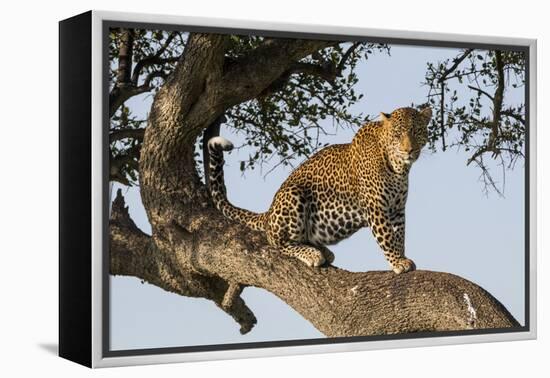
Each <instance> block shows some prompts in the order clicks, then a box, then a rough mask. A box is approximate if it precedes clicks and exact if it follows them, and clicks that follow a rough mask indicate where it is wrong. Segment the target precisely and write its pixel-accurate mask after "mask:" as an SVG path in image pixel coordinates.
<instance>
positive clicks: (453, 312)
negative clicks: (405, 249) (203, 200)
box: [111, 191, 518, 337]
mask: <svg viewBox="0 0 550 378" xmlns="http://www.w3.org/2000/svg"><path fill="white" fill-rule="evenodd" d="M209 215H213V216H214V218H213V219H206V217H205V218H204V219H202V220H201V221H200V223H201V224H199V225H197V226H196V227H194V228H193V229H192V231H190V230H189V229H182V228H180V227H179V226H169V227H167V228H165V229H164V230H163V234H164V235H166V239H163V240H161V241H157V243H156V246H157V247H153V244H152V242H151V239H150V238H149V237H148V236H147V235H145V234H144V233H142V232H141V231H140V230H139V229H138V228H137V227H136V226H135V224H134V223H133V222H132V221H131V219H130V218H129V216H128V211H127V208H126V207H125V206H124V200H123V198H122V195H121V193H120V191H119V192H118V193H117V198H116V199H115V201H114V204H113V208H112V210H111V273H112V274H120V275H129V276H135V277H138V278H140V279H142V280H145V281H147V282H150V283H151V284H153V285H156V286H159V287H161V288H163V289H165V290H167V291H170V292H174V293H177V294H180V295H183V296H191V297H204V298H207V299H210V300H213V301H214V302H215V303H216V304H217V305H218V306H219V307H220V308H221V309H223V310H224V311H226V312H228V313H229V314H230V315H231V316H232V317H233V318H234V319H236V320H237V321H238V323H239V324H240V325H241V331H246V330H249V329H250V328H251V327H252V326H253V324H254V323H255V322H256V320H255V318H254V317H253V315H252V313H251V311H250V310H249V309H248V308H247V307H246V305H245V304H244V302H243V301H242V299H241V298H240V296H239V295H240V292H241V290H242V285H244V286H255V287H259V288H263V289H266V290H268V291H270V292H271V293H273V294H275V295H277V296H278V297H279V298H281V299H282V300H283V301H285V302H286V303H287V304H288V305H290V306H291V307H293V308H294V309H295V310H296V311H298V312H299V313H300V314H301V315H302V316H303V317H304V318H305V319H307V320H308V321H310V322H311V323H312V324H313V325H314V326H315V327H316V328H317V329H318V330H319V331H320V332H322V333H323V334H325V335H327V336H332V337H336V336H365V335H381V334H396V333H399V334H404V333H411V332H422V331H444V330H467V329H483V328H505V327H515V326H518V323H517V322H516V321H515V320H514V318H513V317H512V316H511V315H510V314H509V313H508V311H507V310H506V309H505V308H504V307H503V306H502V305H501V304H500V303H499V302H498V301H497V300H496V299H495V298H493V297H492V296H491V295H490V294H489V293H487V292H486V291H485V290H483V289H482V288H480V287H479V286H477V285H475V284H473V283H471V282H469V281H466V280H464V279H462V278H460V277H457V276H454V275H452V274H448V273H438V272H429V271H415V272H411V273H407V274H402V275H395V274H393V272H382V271H380V272H376V271H373V272H366V273H352V272H348V271H345V270H342V269H338V268H336V267H333V266H330V267H328V268H321V269H311V268H309V267H307V266H305V265H304V264H300V263H299V262H297V261H296V260H295V259H293V258H290V257H287V256H285V255H283V254H281V253H279V252H278V251H277V250H274V249H273V248H272V247H270V246H269V245H268V244H267V242H266V241H265V239H264V238H263V237H262V236H261V235H259V234H258V233H255V232H252V231H249V230H244V229H243V228H242V227H241V226H237V225H235V224H231V223H230V222H228V221H227V220H225V219H223V218H219V217H218V216H217V215H216V212H214V211H212V214H209ZM202 222H205V223H202ZM206 223H207V224H208V225H209V227H208V228H207V227H206V226H205V224H206ZM205 234H209V235H215V236H214V237H209V238H206V237H204V236H205ZM228 283H230V284H228ZM237 283H239V284H237ZM472 309H473V311H474V313H472Z"/></svg>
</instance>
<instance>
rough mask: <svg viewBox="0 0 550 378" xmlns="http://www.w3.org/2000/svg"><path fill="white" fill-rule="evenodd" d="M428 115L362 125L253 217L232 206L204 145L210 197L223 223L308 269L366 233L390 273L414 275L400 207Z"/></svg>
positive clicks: (407, 112)
mask: <svg viewBox="0 0 550 378" xmlns="http://www.w3.org/2000/svg"><path fill="white" fill-rule="evenodd" d="M431 116H432V112H431V109H430V108H425V109H424V110H421V111H417V110H415V109H413V108H400V109H397V110H395V111H393V112H392V113H391V114H385V113H381V120H380V121H377V122H370V123H367V124H365V125H364V126H363V127H361V129H360V130H359V131H358V132H357V134H356V135H355V137H354V138H353V140H352V142H351V143H348V144H337V145H332V146H328V147H326V148H323V149H322V150H320V151H319V152H317V153H316V154H315V155H313V156H312V157H311V158H309V159H308V160H306V161H305V162H304V163H302V164H301V165H300V166H299V167H298V168H297V169H296V170H294V172H292V174H291V175H290V176H289V177H288V178H287V180H286V181H285V182H284V183H283V185H282V186H281V187H280V188H279V190H278V191H277V193H276V194H275V197H274V199H273V202H272V204H271V207H270V208H269V210H268V211H267V212H265V213H261V214H257V213H253V212H251V211H248V210H244V209H241V208H238V207H236V206H234V205H232V204H231V203H230V202H229V201H228V200H227V197H226V189H225V184H224V179H223V151H229V150H231V149H232V148H233V145H232V144H231V142H229V141H228V140H226V139H224V138H222V137H216V138H212V139H210V141H209V143H208V146H209V152H210V176H209V181H210V192H211V195H212V199H213V202H214V204H215V205H216V207H217V208H218V209H219V210H220V211H221V212H222V213H223V214H224V215H225V216H226V217H228V218H230V219H233V220H236V221H239V222H240V223H242V224H245V225H246V226H248V227H250V228H252V229H254V230H259V231H264V232H265V233H266V236H267V239H268V241H269V243H270V244H271V245H273V246H275V247H277V248H278V249H279V250H280V251H281V252H283V253H285V254H288V255H290V256H294V257H296V258H298V259H300V260H302V261H303V262H304V263H306V264H307V265H309V266H320V265H322V264H324V263H325V262H328V263H332V262H333V261H334V254H333V253H332V252H331V251H330V250H329V249H328V248H327V247H326V245H331V244H335V243H337V242H339V241H341V240H343V239H345V238H347V237H349V236H350V235H352V234H353V233H355V232H356V231H357V230H359V229H360V228H362V227H370V229H371V230H372V233H373V235H374V237H375V238H376V240H377V242H378V245H379V246H380V248H381V249H382V251H383V252H384V255H385V257H386V259H387V261H388V262H389V264H390V266H391V268H392V269H393V271H394V272H395V273H397V274H399V273H403V272H407V271H410V270H414V269H415V265H414V262H413V261H412V260H410V259H408V258H406V257H405V250H404V244H405V205H406V201H407V193H408V187H409V185H408V178H409V171H410V168H411V165H412V163H413V162H414V161H416V160H417V159H418V156H419V154H420V150H421V149H422V147H424V145H425V144H426V143H427V140H428V131H427V125H428V122H429V121H430V119H431Z"/></svg>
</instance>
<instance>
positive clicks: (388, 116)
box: [380, 113, 390, 122]
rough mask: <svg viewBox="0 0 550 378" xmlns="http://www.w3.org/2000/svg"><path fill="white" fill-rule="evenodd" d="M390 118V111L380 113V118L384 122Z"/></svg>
mask: <svg viewBox="0 0 550 378" xmlns="http://www.w3.org/2000/svg"><path fill="white" fill-rule="evenodd" d="M389 119H390V114H388V113H380V120H381V121H383V122H386V121H387V120H389Z"/></svg>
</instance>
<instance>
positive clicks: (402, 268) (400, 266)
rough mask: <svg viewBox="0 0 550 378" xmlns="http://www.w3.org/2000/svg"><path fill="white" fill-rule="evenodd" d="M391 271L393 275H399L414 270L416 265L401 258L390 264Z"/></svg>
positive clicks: (409, 260)
mask: <svg viewBox="0 0 550 378" xmlns="http://www.w3.org/2000/svg"><path fill="white" fill-rule="evenodd" d="M392 269H393V272H394V273H395V274H401V273H406V272H410V271H413V270H415V269H416V265H415V264H414V261H412V260H411V259H408V258H406V257H403V258H400V259H399V260H397V261H396V262H395V263H393V264H392Z"/></svg>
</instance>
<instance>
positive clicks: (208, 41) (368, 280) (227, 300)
mask: <svg viewBox="0 0 550 378" xmlns="http://www.w3.org/2000/svg"><path fill="white" fill-rule="evenodd" d="M225 43H226V40H225V37H224V36H221V35H213V34H208V35H203V34H193V35H191V36H190V37H189V41H188V45H187V48H186V52H185V54H184V56H183V57H182V59H181V61H180V62H179V63H178V65H177V67H176V69H175V71H174V74H173V75H172V76H171V77H170V79H169V80H168V81H167V83H166V84H165V85H164V86H163V87H162V88H161V89H160V90H159V92H158V94H157V95H156V97H155V100H154V102H153V105H152V108H151V113H150V116H149V120H148V126H147V128H146V132H145V136H144V140H143V146H142V149H141V160H140V190H141V194H142V201H143V204H144V206H145V209H146V211H147V215H148V218H149V221H150V223H151V226H152V235H151V236H148V235H145V234H144V233H142V232H141V231H140V230H139V229H138V228H137V227H136V226H135V224H134V223H133V222H132V220H131V219H130V218H129V216H128V212H127V209H126V208H125V205H124V200H123V198H122V195H121V193H120V192H119V193H118V194H117V198H116V200H115V203H114V204H113V208H112V213H111V227H110V233H111V249H110V253H111V273H112V274H123V275H130V276H135V277H139V278H141V279H143V280H146V281H148V282H150V283H151V284H153V285H156V286H159V287H161V288H164V289H165V290H168V291H171V292H175V293H178V294H181V295H184V296H191V297H203V298H207V299H210V300H212V301H214V302H215V303H216V304H217V305H218V306H219V307H220V308H221V309H222V310H224V311H225V312H227V313H228V314H229V315H231V316H232V317H233V318H234V319H235V320H236V321H237V322H238V323H239V324H240V326H241V332H243V333H245V332H248V331H249V330H250V329H251V328H252V327H253V326H254V324H255V323H256V318H255V317H254V315H253V313H252V312H251V310H250V309H249V308H248V307H247V306H246V304H245V303H244V301H243V300H242V298H241V297H240V293H241V291H242V289H243V288H244V287H246V286H255V287H259V288H263V289H265V290H268V291H270V292H271V293H273V294H275V295H277V296H278V297H279V298H281V299H282V300H283V301H285V302H286V303H287V304H288V305H289V306H291V307H292V308H294V309H295V310H296V311H297V312H298V313H300V314H301V315H302V316H303V317H304V318H305V319H307V320H308V321H310V322H311V323H312V324H313V325H314V326H315V327H316V328H317V329H318V330H319V331H321V332H322V333H324V334H325V335H327V336H356V335H379V334H390V333H408V332H419V331H442V330H463V329H474V328H476V329H479V328H496V327H498V328H501V327H513V326H517V325H518V323H517V322H516V321H515V320H514V318H513V317H512V316H511V315H510V314H509V313H508V311H507V310H506V309H505V308H504V307H503V306H502V305H501V304H500V303H499V302H498V301H497V300H496V299H495V298H493V297H492V296H491V295H490V294H489V293H487V292H486V291H484V290H483V289H482V288H480V287H478V286H476V285H475V284H473V283H471V282H468V281H466V280H464V279H462V278H460V277H457V276H454V275H451V274H447V273H437V272H428V271H416V272H411V273H407V274H402V275H395V274H394V273H393V272H366V273H352V272H348V271H345V270H342V269H338V268H336V267H333V266H330V267H323V268H317V269H314V268H309V267H307V266H305V265H304V264H302V263H301V262H299V261H298V260H296V259H293V258H290V257H287V256H285V255H283V254H281V253H279V252H278V251H277V250H276V249H274V248H273V247H271V246H269V244H268V243H267V241H266V239H265V237H264V236H263V235H262V234H261V233H258V232H254V231H251V230H248V229H245V228H243V227H242V226H241V225H239V224H236V223H234V222H232V221H229V220H228V219H226V218H224V217H223V216H222V215H221V214H220V213H219V212H218V211H217V210H215V209H214V208H213V206H212V204H211V202H210V199H209V197H208V194H207V191H206V189H205V186H204V184H203V183H202V182H201V180H200V179H199V176H198V174H197V171H196V163H195V160H194V156H193V153H194V145H195V141H196V139H197V137H198V136H199V135H200V133H201V132H202V131H203V130H204V129H205V128H207V127H208V126H209V125H211V124H212V123H214V122H215V121H216V120H217V119H218V118H219V117H220V116H221V115H222V114H223V113H224V112H225V110H227V109H228V108H229V107H231V106H233V105H235V104H238V103H240V102H243V101H246V100H249V99H252V98H254V97H256V96H258V95H259V94H260V93H262V91H264V90H266V89H267V88H269V87H270V85H272V84H273V83H274V82H275V81H276V80H278V79H279V78H280V77H281V76H283V75H284V74H285V72H287V71H288V69H289V67H291V66H292V64H295V63H296V62H297V61H299V60H300V59H301V58H303V57H305V56H307V55H309V54H311V53H312V52H314V51H316V50H318V49H320V48H323V47H326V46H328V45H330V44H333V42H330V41H310V40H286V39H278V40H275V39H273V40H271V39H266V40H265V41H264V44H263V45H262V46H260V47H258V48H257V49H256V50H255V51H254V52H253V53H252V54H251V55H250V56H247V57H244V58H242V59H240V60H238V61H232V62H230V63H228V62H226V61H224V51H225ZM204 158H205V159H206V158H207V157H206V156H205V157H204Z"/></svg>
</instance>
